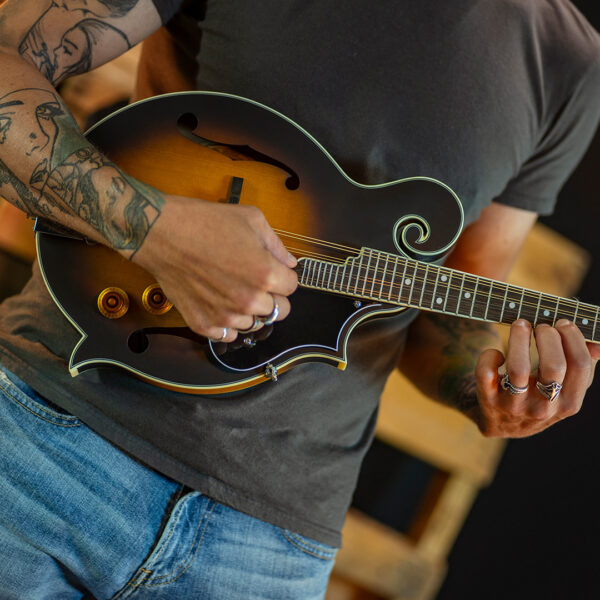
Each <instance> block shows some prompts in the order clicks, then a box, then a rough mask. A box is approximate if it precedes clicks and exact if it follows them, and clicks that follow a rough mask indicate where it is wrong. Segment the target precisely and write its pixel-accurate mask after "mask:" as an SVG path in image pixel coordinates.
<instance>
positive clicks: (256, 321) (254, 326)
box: [238, 315, 263, 333]
mask: <svg viewBox="0 0 600 600" xmlns="http://www.w3.org/2000/svg"><path fill="white" fill-rule="evenodd" d="M262 326H263V321H262V319H261V318H260V317H257V316H256V315H254V321H253V322H252V325H250V327H249V328H248V329H238V331H239V332H240V333H253V332H254V331H258V330H259V329H260V328H261V327H262Z"/></svg>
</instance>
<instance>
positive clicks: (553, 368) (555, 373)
mask: <svg viewBox="0 0 600 600" xmlns="http://www.w3.org/2000/svg"><path fill="white" fill-rule="evenodd" d="M540 372H541V373H543V379H544V381H543V383H547V382H550V381H558V380H561V381H562V380H563V379H564V376H565V374H566V372H567V364H566V362H564V363H563V362H558V361H557V362H551V363H547V364H545V365H543V366H541V365H540Z"/></svg>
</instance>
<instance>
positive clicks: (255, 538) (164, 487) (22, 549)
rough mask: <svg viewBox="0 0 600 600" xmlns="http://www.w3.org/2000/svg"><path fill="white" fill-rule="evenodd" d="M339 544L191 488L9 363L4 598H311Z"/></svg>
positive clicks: (3, 434) (0, 450)
mask: <svg viewBox="0 0 600 600" xmlns="http://www.w3.org/2000/svg"><path fill="white" fill-rule="evenodd" d="M335 552H336V551H335V549H334V548H331V547H329V546H326V545H324V544H321V543H319V542H316V541H314V540H311V539H308V538H305V537H303V536H300V535H298V534H296V533H293V532H291V531H286V530H283V529H281V528H279V527H276V526H274V525H271V524H269V523H265V522H263V521H260V520H258V519H255V518H253V517H250V516H248V515H246V514H243V513H240V512H238V511H235V510H233V509H231V508H229V507H227V506H225V505H223V504H219V503H217V502H215V501H213V500H211V499H210V498H207V497H206V496H204V495H202V494H200V493H198V492H192V491H187V490H185V489H184V488H183V486H181V485H180V484H178V483H177V482H175V481H172V480H170V479H168V478H166V477H164V476H162V475H160V474H158V473H156V472H154V471H152V470H150V469H147V468H146V467H144V466H143V465H141V464H140V463H138V462H137V461H135V460H133V459H132V458H130V457H128V456H127V455H125V454H123V453H122V452H120V451H119V450H118V449H116V448H115V447H114V446H112V445H111V444H109V443H108V442H106V441H105V440H104V439H103V438H101V437H99V436H98V435H96V434H95V433H94V432H93V431H91V430H90V429H89V428H88V427H86V426H85V425H84V424H83V423H82V422H81V421H80V420H79V419H78V418H76V417H74V416H72V415H69V414H66V413H64V411H62V410H61V409H60V408H58V407H56V406H54V405H52V404H51V403H49V402H48V401H47V400H45V399H44V398H42V397H40V396H39V395H38V394H36V392H35V391H33V390H32V389H30V388H29V387H28V386H27V385H26V384H24V383H23V382H22V381H20V380H19V379H18V378H16V377H15V376H14V375H12V374H10V373H6V372H4V371H2V370H0V557H1V559H0V600H13V599H14V600H46V599H47V600H50V599H52V600H70V599H75V598H86V599H89V598H97V599H104V598H106V599H109V598H114V599H115V600H116V599H120V600H124V599H126V598H132V599H142V598H148V599H158V598H165V599H167V598H168V599H169V600H177V599H188V598H189V599H204V598H206V599H211V600H212V599H215V600H236V599H239V600H251V599H262V598H272V599H274V600H285V599H298V600H310V599H313V598H314V599H316V598H323V596H324V591H325V588H326V586H327V580H328V577H329V573H330V571H331V568H332V566H333V559H334V557H335Z"/></svg>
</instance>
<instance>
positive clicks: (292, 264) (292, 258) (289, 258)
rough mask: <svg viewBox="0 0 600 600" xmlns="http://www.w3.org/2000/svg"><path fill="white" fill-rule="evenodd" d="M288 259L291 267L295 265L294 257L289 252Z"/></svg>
mask: <svg viewBox="0 0 600 600" xmlns="http://www.w3.org/2000/svg"><path fill="white" fill-rule="evenodd" d="M288 261H289V262H290V263H291V264H290V266H292V267H295V266H296V264H297V263H298V261H297V260H296V257H295V256H294V255H293V254H292V253H291V252H288Z"/></svg>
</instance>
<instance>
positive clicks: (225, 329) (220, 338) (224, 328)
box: [210, 327, 227, 342]
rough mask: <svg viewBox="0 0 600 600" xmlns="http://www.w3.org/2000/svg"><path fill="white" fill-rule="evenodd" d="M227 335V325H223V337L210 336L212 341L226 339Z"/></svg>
mask: <svg viewBox="0 0 600 600" xmlns="http://www.w3.org/2000/svg"><path fill="white" fill-rule="evenodd" d="M226 336H227V327H223V334H222V335H221V337H218V338H210V341H211V342H220V341H221V340H223V339H225V337H226Z"/></svg>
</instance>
